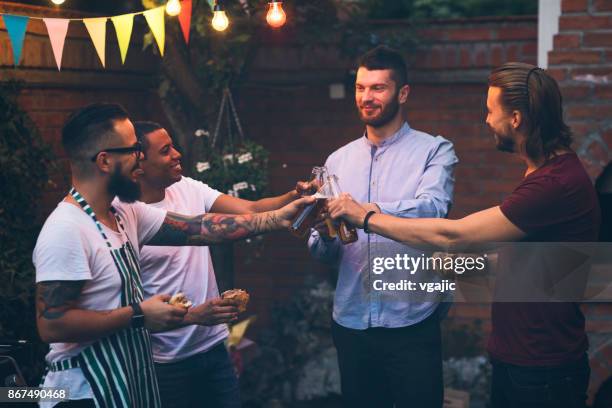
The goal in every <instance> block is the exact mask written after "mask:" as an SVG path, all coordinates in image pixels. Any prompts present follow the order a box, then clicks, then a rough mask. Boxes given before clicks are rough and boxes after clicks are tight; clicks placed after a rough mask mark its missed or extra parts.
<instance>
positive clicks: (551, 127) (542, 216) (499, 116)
mask: <svg viewBox="0 0 612 408" xmlns="http://www.w3.org/2000/svg"><path fill="white" fill-rule="evenodd" d="M487 110H488V114H487V119H486V123H487V125H488V126H489V127H490V129H491V130H492V131H493V133H494V134H495V139H496V141H497V148H498V149H500V150H503V151H509V152H512V153H514V154H516V155H517V156H518V157H520V158H521V159H522V160H523V161H524V162H525V166H526V170H525V177H524V178H523V180H522V182H521V183H520V184H519V185H518V187H517V188H516V189H515V190H514V191H513V192H512V193H511V194H510V195H509V196H508V197H507V198H506V199H505V200H504V201H503V202H502V203H501V205H500V206H496V207H492V208H489V209H486V210H483V211H480V212H477V213H474V214H471V215H468V216H467V217H464V218H462V219H459V220H440V219H420V220H407V219H401V218H397V217H392V216H389V215H384V214H368V209H367V208H363V207H362V206H361V205H359V203H357V202H356V201H354V200H353V199H351V197H350V196H349V195H344V196H343V197H342V198H340V199H338V200H335V201H333V202H331V203H330V204H329V211H330V214H331V215H332V216H333V217H343V218H345V219H346V220H348V221H349V222H350V223H352V224H353V225H356V226H359V227H360V228H361V227H362V228H364V229H366V230H368V231H371V232H373V233H376V234H380V235H382V236H385V237H387V238H391V239H393V240H396V241H400V242H403V243H405V244H407V245H416V246H423V247H437V248H442V249H444V250H450V251H454V250H463V249H466V248H470V247H471V248H474V247H477V246H479V245H483V244H490V243H496V242H497V243H499V242H511V241H523V242H531V243H533V242H593V241H597V239H598V233H599V226H600V209H599V205H598V202H597V193H596V192H595V189H594V187H593V184H592V183H591V180H590V178H589V176H588V175H587V173H586V171H585V170H584V167H583V166H582V164H581V162H580V159H579V158H578V156H577V155H576V153H574V152H573V151H572V150H571V148H570V145H571V142H572V135H571V130H570V129H569V127H568V126H567V125H566V124H565V123H564V121H563V106H562V98H561V93H560V91H559V87H558V85H557V83H556V81H555V80H554V79H553V78H552V77H551V76H550V75H548V74H547V73H546V72H545V71H544V70H542V69H539V68H536V67H534V66H532V65H529V64H523V63H507V64H504V65H502V66H501V67H499V68H497V69H495V70H493V72H492V73H491V74H490V76H489V90H488V96H487ZM549 246H550V245H549ZM517 248H518V246H517ZM521 248H527V250H525V249H523V250H522V251H521V253H520V255H521V256H519V257H517V256H515V255H516V253H513V252H512V251H510V252H506V251H504V250H500V252H499V260H498V266H499V268H498V269H499V271H498V273H497V275H498V278H497V279H498V280H497V283H498V285H497V286H499V282H500V280H499V279H500V278H501V277H503V276H504V275H505V276H507V277H509V278H510V279H511V278H512V277H515V276H520V275H521V273H522V272H523V270H525V269H527V267H528V266H529V270H528V274H529V275H533V278H534V279H535V280H537V279H538V275H543V274H545V273H547V271H548V270H550V268H551V267H550V266H549V265H553V268H555V269H562V268H560V267H559V266H558V263H555V258H557V257H558V256H559V255H562V252H559V251H556V252H554V253H552V254H545V253H543V252H542V251H539V252H538V251H535V250H533V251H528V250H529V249H530V248H531V249H533V248H537V246H536V245H533V244H532V245H531V246H525V245H523V246H522V247H521ZM561 248H563V247H562V246H561ZM565 251H566V252H567V249H566V250H565ZM513 255H514V256H513ZM544 255H546V256H544ZM551 255H552V256H551ZM534 265H535V268H534V267H533V266H534ZM506 282H507V283H511V280H510V281H506ZM503 289H504V288H503V287H496V294H497V293H499V290H503ZM518 289H519V291H528V290H530V288H529V287H519V288H518ZM515 296H516V298H518V299H519V301H512V299H511V297H509V298H507V300H505V301H503V302H502V301H500V302H495V303H493V305H492V315H491V323H492V331H491V335H490V338H489V343H488V350H489V354H490V357H491V362H492V364H493V377H492V394H491V406H492V407H495V408H536V407H537V408H584V407H585V400H586V391H587V386H588V383H589V375H590V369H589V364H588V356H587V354H586V351H587V349H588V340H587V336H586V333H585V320H584V315H583V314H582V311H581V310H580V308H579V305H578V304H577V303H574V302H569V301H565V302H564V301H560V300H562V299H551V300H549V301H548V302H540V298H535V299H534V300H533V301H532V303H527V302H521V300H520V299H522V298H521V294H520V293H516V294H515ZM502 300H503V299H502ZM527 300H531V299H530V298H528V299H527ZM543 300H546V299H543Z"/></svg>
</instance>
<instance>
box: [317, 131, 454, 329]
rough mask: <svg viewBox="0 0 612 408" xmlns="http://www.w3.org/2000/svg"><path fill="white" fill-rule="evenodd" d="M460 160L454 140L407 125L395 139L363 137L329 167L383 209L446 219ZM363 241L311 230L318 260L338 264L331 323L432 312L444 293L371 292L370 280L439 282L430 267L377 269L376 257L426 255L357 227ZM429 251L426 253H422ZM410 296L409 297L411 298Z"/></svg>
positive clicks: (400, 321) (353, 324) (393, 320)
mask: <svg viewBox="0 0 612 408" xmlns="http://www.w3.org/2000/svg"><path fill="white" fill-rule="evenodd" d="M457 162H458V159H457V156H456V155H455V152H454V149H453V144H452V143H451V142H449V141H448V140H446V139H444V138H443V137H441V136H436V137H434V136H431V135H429V134H427V133H424V132H420V131H418V130H414V129H412V128H411V127H410V126H409V125H408V123H404V124H403V126H402V127H401V128H400V129H399V131H398V132H397V133H395V134H394V135H393V136H391V137H390V138H388V139H386V140H385V141H383V142H382V143H381V144H380V145H378V146H377V145H375V144H374V143H372V142H371V141H370V140H368V138H367V136H366V135H364V136H363V137H361V138H360V139H357V140H355V141H353V142H351V143H349V144H347V145H345V146H343V147H341V148H340V149H338V150H336V151H335V152H334V153H332V154H331V155H330V156H329V157H328V159H327V161H326V163H325V165H326V166H327V168H328V170H329V173H330V174H335V175H337V176H338V178H339V184H340V188H341V189H342V191H343V192H347V193H350V194H351V195H352V196H353V198H354V199H355V200H356V201H358V202H361V203H368V202H370V203H376V204H377V205H378V207H380V209H381V211H382V212H383V213H385V214H390V215H394V216H396V217H403V218H434V217H440V218H441V217H446V215H447V213H448V211H449V209H450V205H451V201H452V195H453V186H454V178H453V169H454V167H455V164H456V163H457ZM358 235H359V240H358V241H357V242H355V243H353V244H349V245H342V243H341V242H340V241H339V240H338V239H335V240H334V241H325V240H323V239H322V238H321V237H320V236H319V234H318V232H317V231H315V230H313V232H312V234H311V236H310V239H309V240H308V246H309V248H310V252H311V254H312V255H313V257H314V258H316V259H318V260H321V261H323V262H326V263H332V264H335V265H336V266H337V267H338V268H339V273H338V283H337V286H336V294H335V299H334V311H333V318H334V320H335V321H336V322H337V323H338V324H340V325H342V326H344V327H348V328H351V329H367V328H369V327H390V328H392V327H404V326H409V325H413V324H415V323H418V322H420V321H422V320H424V319H425V318H427V317H428V316H429V315H431V314H432V313H433V312H434V311H435V309H436V307H437V305H438V303H439V301H440V295H439V294H435V293H434V294H431V295H427V298H426V299H424V298H423V295H422V294H421V295H419V298H418V300H415V298H414V295H411V294H410V293H409V292H398V291H393V293H391V292H389V291H377V290H373V282H374V281H375V280H377V279H383V280H385V281H387V282H393V281H399V280H401V279H411V280H413V281H417V280H422V281H428V282H432V281H436V280H438V281H439V278H438V277H437V276H436V275H435V274H432V273H431V272H427V271H423V273H420V271H417V272H416V273H415V274H413V275H410V274H408V273H407V272H405V271H394V272H388V273H387V272H386V273H385V274H375V273H373V272H372V260H373V258H375V257H377V256H388V257H393V256H395V254H402V256H403V254H408V256H421V255H422V254H423V251H422V250H418V249H415V248H411V247H408V246H405V245H402V244H399V243H397V242H394V241H391V240H389V239H387V238H384V237H381V236H379V235H376V234H366V233H365V232H363V230H358ZM425 255H427V254H425ZM411 297H412V299H411Z"/></svg>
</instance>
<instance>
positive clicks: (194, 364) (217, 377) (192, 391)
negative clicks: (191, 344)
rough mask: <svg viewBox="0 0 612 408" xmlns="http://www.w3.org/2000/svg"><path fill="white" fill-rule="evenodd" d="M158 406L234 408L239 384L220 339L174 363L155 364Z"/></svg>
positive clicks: (238, 400)
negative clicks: (160, 401) (201, 351)
mask: <svg viewBox="0 0 612 408" xmlns="http://www.w3.org/2000/svg"><path fill="white" fill-rule="evenodd" d="M155 371H156V372H157V381H158V383H159V393H160V395H161V400H162V408H169V407H170V408H171V407H176V408H185V407H189V408H195V407H214V408H237V407H240V388H239V386H238V378H237V377H236V372H235V371H234V366H233V365H232V362H231V361H230V358H229V354H228V353H227V350H226V349H225V345H223V343H221V344H219V345H217V346H215V347H213V348H212V349H210V350H208V351H206V352H204V353H199V354H196V355H194V356H191V357H189V358H186V359H185V360H181V361H179V362H176V363H165V364H155Z"/></svg>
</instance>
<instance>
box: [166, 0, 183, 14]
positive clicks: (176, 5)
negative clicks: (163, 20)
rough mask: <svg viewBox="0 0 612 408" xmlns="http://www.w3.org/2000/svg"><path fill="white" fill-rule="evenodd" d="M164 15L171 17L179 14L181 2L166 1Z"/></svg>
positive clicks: (177, 0)
mask: <svg viewBox="0 0 612 408" xmlns="http://www.w3.org/2000/svg"><path fill="white" fill-rule="evenodd" d="M166 13H168V15H169V16H173V17H174V16H178V15H179V14H181V2H180V1H179V0H168V3H166Z"/></svg>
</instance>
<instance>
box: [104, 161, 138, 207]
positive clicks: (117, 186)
mask: <svg viewBox="0 0 612 408" xmlns="http://www.w3.org/2000/svg"><path fill="white" fill-rule="evenodd" d="M136 167H137V166H136ZM136 167H135V168H134V170H135V169H136ZM132 171H133V170H132ZM108 191H109V193H110V194H111V195H113V196H117V197H119V200H121V201H123V202H124V203H133V202H134V201H136V200H138V199H139V198H140V193H141V192H140V184H138V183H137V182H135V181H134V180H132V179H130V178H129V177H126V176H124V175H123V174H122V173H121V166H120V165H119V164H117V166H116V167H115V170H114V171H113V174H111V177H110V180H109V183H108Z"/></svg>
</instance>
